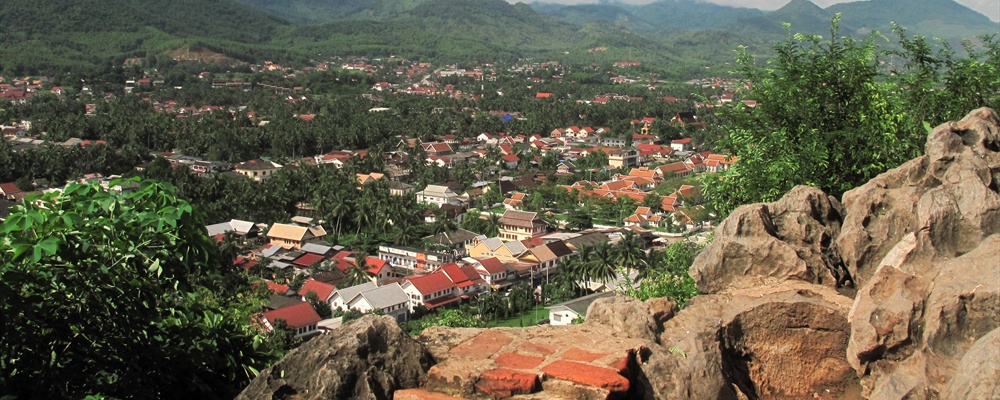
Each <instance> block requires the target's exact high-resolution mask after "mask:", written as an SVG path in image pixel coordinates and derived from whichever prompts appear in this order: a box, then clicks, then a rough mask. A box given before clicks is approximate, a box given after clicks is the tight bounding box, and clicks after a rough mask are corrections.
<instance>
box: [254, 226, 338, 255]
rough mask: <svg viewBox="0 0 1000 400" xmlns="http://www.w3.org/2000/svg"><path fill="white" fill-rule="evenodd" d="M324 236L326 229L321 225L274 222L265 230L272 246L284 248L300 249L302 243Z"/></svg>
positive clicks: (317, 240) (318, 239) (318, 240)
mask: <svg viewBox="0 0 1000 400" xmlns="http://www.w3.org/2000/svg"><path fill="white" fill-rule="evenodd" d="M324 236H326V231H324V230H323V228H321V227H314V228H309V227H304V226H298V225H289V224H281V223H276V224H274V225H271V229H269V230H268V231H267V238H268V240H270V241H271V244H272V245H274V246H280V247H281V248H284V249H301V248H302V245H304V244H306V243H312V242H320V241H322V239H323V237H324Z"/></svg>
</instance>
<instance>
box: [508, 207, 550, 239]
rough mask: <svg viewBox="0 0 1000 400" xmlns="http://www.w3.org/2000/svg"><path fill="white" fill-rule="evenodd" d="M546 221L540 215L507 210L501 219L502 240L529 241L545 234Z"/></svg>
mask: <svg viewBox="0 0 1000 400" xmlns="http://www.w3.org/2000/svg"><path fill="white" fill-rule="evenodd" d="M545 227H546V223H545V221H542V218H541V217H539V216H538V213H534V212H526V211H517V210H507V211H504V213H503V216H501V217H500V239H502V240H505V241H511V240H527V239H531V238H533V237H537V236H542V235H544V234H545Z"/></svg>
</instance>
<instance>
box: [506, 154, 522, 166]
mask: <svg viewBox="0 0 1000 400" xmlns="http://www.w3.org/2000/svg"><path fill="white" fill-rule="evenodd" d="M503 162H504V166H506V167H507V169H517V165H518V163H520V162H521V158H520V157H518V156H517V154H508V155H506V156H503Z"/></svg>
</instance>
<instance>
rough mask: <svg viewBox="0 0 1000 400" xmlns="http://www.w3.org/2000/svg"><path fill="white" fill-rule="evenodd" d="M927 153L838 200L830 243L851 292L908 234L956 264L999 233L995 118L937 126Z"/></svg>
mask: <svg viewBox="0 0 1000 400" xmlns="http://www.w3.org/2000/svg"><path fill="white" fill-rule="evenodd" d="M926 153H927V155H925V156H922V157H919V158H916V159H914V160H910V161H908V162H906V163H904V164H903V165H901V166H900V167H898V168H896V169H893V170H890V171H888V172H886V173H884V174H881V175H879V176H877V177H875V178H874V179H872V180H871V181H869V182H868V183H866V184H864V185H862V186H860V187H858V188H855V189H853V190H850V191H848V192H847V193H844V198H843V201H842V203H843V207H844V209H845V214H844V222H843V227H842V229H841V232H840V235H839V236H838V237H837V241H836V242H837V247H838V248H839V251H840V254H841V257H842V259H843V261H844V263H845V265H846V267H847V269H848V271H849V272H850V275H851V276H852V277H854V279H855V286H856V287H861V286H863V285H864V284H865V283H866V282H867V280H868V279H869V278H870V277H871V276H872V275H874V273H875V270H876V268H878V266H879V265H878V264H879V262H880V261H881V260H882V259H883V258H884V257H885V256H886V255H887V254H888V252H889V250H890V249H892V248H893V247H895V246H896V244H897V243H899V242H900V240H902V239H903V237H904V236H906V235H907V234H910V233H918V232H919V234H920V235H921V236H926V238H927V243H928V244H930V245H931V246H933V248H934V249H935V251H934V253H933V254H932V256H938V257H955V256H957V255H960V254H962V253H965V252H967V251H969V250H971V249H972V248H973V247H975V246H976V245H977V244H978V243H979V242H980V241H981V240H982V239H983V238H985V237H986V236H989V235H992V234H995V233H1000V189H998V186H1000V117H998V116H997V114H996V113H995V112H994V111H993V110H990V109H987V108H981V109H978V110H975V111H973V112H972V113H970V114H969V115H968V116H967V117H965V118H964V119H963V120H962V121H960V122H957V123H947V124H943V125H941V126H939V127H937V128H936V129H934V131H933V132H932V133H931V134H930V135H929V136H928V139H927V145H926Z"/></svg>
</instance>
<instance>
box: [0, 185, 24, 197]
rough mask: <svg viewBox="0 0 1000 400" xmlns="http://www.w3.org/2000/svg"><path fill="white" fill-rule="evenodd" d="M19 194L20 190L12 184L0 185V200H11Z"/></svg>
mask: <svg viewBox="0 0 1000 400" xmlns="http://www.w3.org/2000/svg"><path fill="white" fill-rule="evenodd" d="M21 192H22V190H21V189H20V188H18V187H17V185H16V184H14V182H7V183H0V197H2V198H5V199H8V200H13V199H14V195H16V194H18V193H21Z"/></svg>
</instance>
